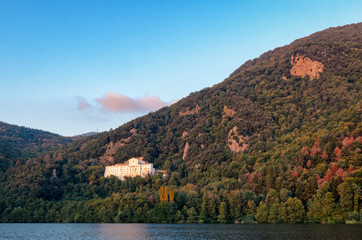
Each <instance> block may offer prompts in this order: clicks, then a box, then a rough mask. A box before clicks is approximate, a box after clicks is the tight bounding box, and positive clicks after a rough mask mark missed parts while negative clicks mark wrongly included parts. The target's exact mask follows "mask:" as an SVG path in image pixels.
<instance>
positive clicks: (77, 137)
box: [71, 132, 98, 140]
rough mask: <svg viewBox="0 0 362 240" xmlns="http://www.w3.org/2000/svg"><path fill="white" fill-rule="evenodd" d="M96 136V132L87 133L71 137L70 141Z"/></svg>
mask: <svg viewBox="0 0 362 240" xmlns="http://www.w3.org/2000/svg"><path fill="white" fill-rule="evenodd" d="M97 134H98V132H87V133H83V134H79V135H75V136H73V137H71V139H73V140H79V139H81V138H84V137H89V136H93V135H97Z"/></svg>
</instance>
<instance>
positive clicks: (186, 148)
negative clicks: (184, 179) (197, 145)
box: [182, 142, 190, 160]
mask: <svg viewBox="0 0 362 240" xmlns="http://www.w3.org/2000/svg"><path fill="white" fill-rule="evenodd" d="M189 148H190V144H189V143H188V142H186V144H185V148H184V154H183V155H182V159H183V160H185V159H186V157H187V152H188V151H189Z"/></svg>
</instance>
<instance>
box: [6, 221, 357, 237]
mask: <svg viewBox="0 0 362 240" xmlns="http://www.w3.org/2000/svg"><path fill="white" fill-rule="evenodd" d="M0 239H37V240H52V239H54V240H55V239H56V240H59V239H96V240H98V239H206V240H210V239H291V240H293V239H308V240H313V239H356V240H359V239H362V225H317V224H315V225H314V224H313V225H298V224H273V225H272V224H250V225H248V224H245V225H244V224H230V225H228V224H74V223H73V224H64V223H63V224H62V223H59V224H57V223H54V224H52V223H44V224H42V223H38V224H32V223H28V224H26V223H24V224H23V223H18V224H16V223H13V224H12V223H3V224H0Z"/></svg>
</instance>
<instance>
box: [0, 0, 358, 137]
mask: <svg viewBox="0 0 362 240" xmlns="http://www.w3.org/2000/svg"><path fill="white" fill-rule="evenodd" d="M361 13H362V1H360V0H344V1H340V0H338V1H336V0H328V1H324V0H320V1H315V0H313V1H310V0H303V1H300V0H298V1H293V0H289V1H277V0H274V1H258V0H255V1H251V0H248V1H246V0H245V1H244V0H238V1H234V0H228V1H222V0H203V1H202V0H191V1H189V0H172V1H167V0H145V1H138V0H130V1H127V0H124V1H123V0H114V1H112V0H71V1H70V0H0V121H3V122H7V123H10V124H16V125H20V126H26V127H30V128H36V129H42V130H46V131H50V132H54V133H57V134H61V135H63V136H73V135H77V134H82V133H86V132H94V131H97V130H98V131H108V130H110V129H115V128H117V127H118V126H121V125H122V124H124V123H126V122H128V121H130V120H132V119H134V118H136V117H139V116H142V115H144V114H146V113H148V112H150V111H156V110H157V109H159V108H161V107H163V106H167V105H170V104H172V103H174V102H176V101H177V100H179V99H181V98H183V97H186V96H187V95H189V94H190V93H191V92H195V91H198V90H201V89H203V88H205V87H211V86H213V85H214V84H216V83H219V82H221V81H223V80H224V79H225V78H227V77H228V76H229V74H230V73H231V72H233V71H234V70H235V69H236V68H238V67H239V66H240V65H242V64H243V63H244V62H245V61H247V60H249V59H253V58H256V57H258V56H260V55H261V54H262V53H264V52H266V51H268V50H272V49H274V48H276V47H280V46H283V45H287V44H289V43H291V42H292V41H294V40H296V39H298V38H301V37H305V36H307V35H310V34H312V33H314V32H316V31H321V30H324V29H326V28H329V27H335V26H342V25H345V24H351V23H357V22H361V21H362V14H361Z"/></svg>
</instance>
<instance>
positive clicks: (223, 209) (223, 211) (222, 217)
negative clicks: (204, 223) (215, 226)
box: [217, 202, 230, 223]
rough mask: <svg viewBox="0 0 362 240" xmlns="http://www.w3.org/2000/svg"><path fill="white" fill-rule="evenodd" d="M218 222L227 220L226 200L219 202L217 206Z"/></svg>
mask: <svg viewBox="0 0 362 240" xmlns="http://www.w3.org/2000/svg"><path fill="white" fill-rule="evenodd" d="M217 221H218V222H219V223H227V222H229V221H230V220H229V210H228V206H227V204H226V202H221V203H220V207H219V215H218V217H217Z"/></svg>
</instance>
